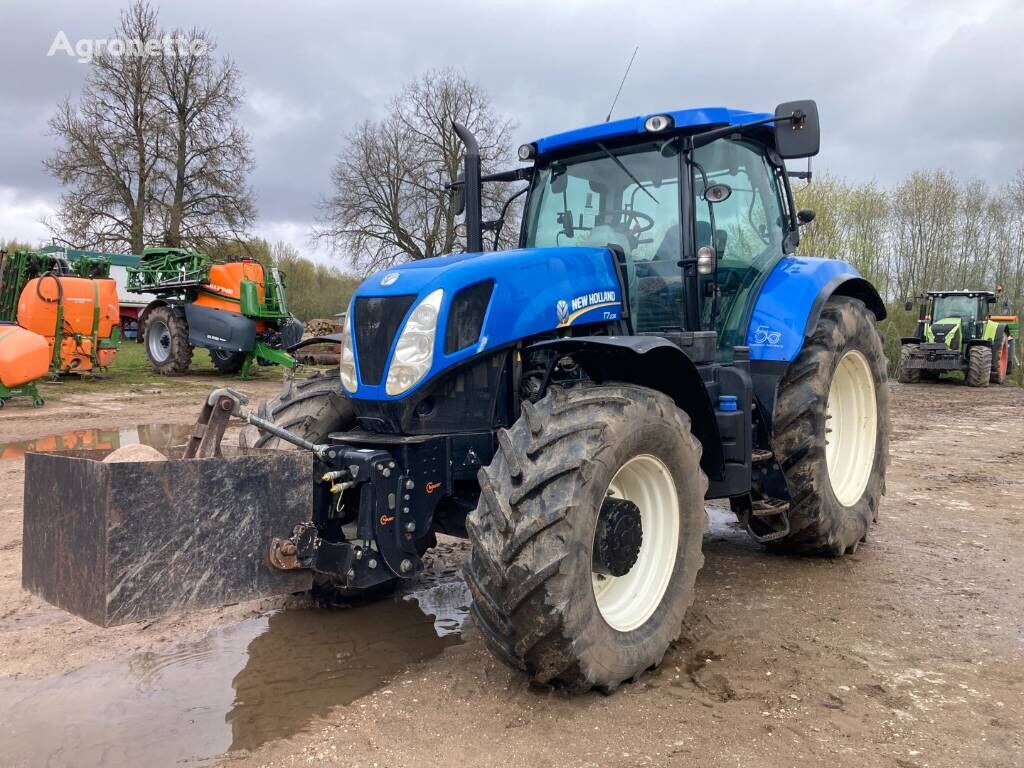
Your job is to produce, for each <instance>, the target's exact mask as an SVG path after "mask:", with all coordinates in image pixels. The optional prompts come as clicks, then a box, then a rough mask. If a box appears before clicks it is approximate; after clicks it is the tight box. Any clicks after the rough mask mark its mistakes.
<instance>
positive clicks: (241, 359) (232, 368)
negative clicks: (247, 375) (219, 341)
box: [210, 349, 246, 373]
mask: <svg viewBox="0 0 1024 768" xmlns="http://www.w3.org/2000/svg"><path fill="white" fill-rule="evenodd" d="M245 354H246V353H245V352H227V351H225V350H223V349H211V350H210V361H211V362H212V363H213V367H214V368H216V369H217V370H218V371H219V372H220V373H238V372H239V371H240V370H242V365H243V364H244V363H245Z"/></svg>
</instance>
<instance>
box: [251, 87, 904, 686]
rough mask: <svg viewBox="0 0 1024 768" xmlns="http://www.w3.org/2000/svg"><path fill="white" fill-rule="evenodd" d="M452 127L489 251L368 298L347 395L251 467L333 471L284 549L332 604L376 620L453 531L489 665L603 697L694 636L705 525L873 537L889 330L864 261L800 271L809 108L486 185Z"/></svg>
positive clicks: (348, 350)
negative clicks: (801, 164)
mask: <svg viewBox="0 0 1024 768" xmlns="http://www.w3.org/2000/svg"><path fill="white" fill-rule="evenodd" d="M455 130H456V132H457V133H458V135H459V137H460V138H461V140H462V141H463V143H464V144H465V146H466V160H465V170H464V172H463V175H462V181H461V182H460V183H459V184H458V185H457V186H458V190H457V194H458V197H459V198H460V200H461V201H462V202H461V203H460V207H462V208H464V210H465V214H466V221H465V226H466V229H467V232H466V237H467V243H468V247H467V252H465V253H459V254H452V255H449V256H444V257H439V258H432V259H426V260H423V261H418V262H415V263H409V264H403V265H401V266H399V267H396V268H393V269H388V270H386V271H384V272H381V273H379V274H376V275H373V276H372V277H370V278H368V279H367V280H366V281H365V282H363V284H362V285H361V286H360V287H359V288H358V290H357V291H356V292H355V295H354V297H353V299H352V303H351V305H350V306H349V308H348V313H347V315H346V320H345V325H344V329H343V332H342V335H341V366H340V371H335V372H333V373H330V374H328V375H322V376H317V377H314V378H311V379H307V380H304V381H299V380H296V381H291V382H289V383H287V384H286V386H285V389H284V391H283V392H282V393H281V394H280V395H279V396H278V397H277V398H275V399H274V400H271V401H269V402H266V403H264V404H262V406H261V408H260V416H261V417H262V418H263V419H264V420H265V421H264V423H266V422H273V423H275V424H277V425H278V426H279V427H283V428H284V429H286V430H288V434H285V433H282V432H281V431H280V430H278V431H277V433H271V432H270V431H267V430H266V429H263V430H261V429H258V428H257V427H253V426H249V427H246V430H245V431H244V432H243V436H242V442H243V445H245V446H250V447H251V446H257V447H260V446H264V447H275V446H282V445H283V444H284V443H283V442H282V436H283V437H284V439H285V440H290V441H291V442H296V440H293V439H292V438H293V437H296V436H297V437H298V438H301V440H300V441H298V442H301V441H307V442H306V443H305V444H307V445H309V444H313V445H316V446H318V448H317V450H319V451H320V453H319V454H318V456H319V457H320V458H321V460H322V462H325V463H326V464H327V465H328V471H326V472H325V473H324V474H323V482H322V483H320V484H319V486H318V490H317V491H316V492H315V499H314V510H313V515H312V521H311V523H310V524H309V526H307V527H304V528H303V527H301V526H300V528H297V529H296V532H295V536H293V537H292V539H290V540H288V541H286V542H284V543H283V544H282V546H284V548H285V549H284V550H282V551H283V552H284V554H285V555H286V556H289V557H292V558H293V559H292V560H291V561H290V562H291V563H292V564H294V562H295V560H294V556H295V554H296V553H298V555H299V562H301V564H303V565H304V566H308V567H312V568H313V569H314V570H315V571H317V572H318V577H317V579H318V583H319V589H320V590H321V591H322V592H323V593H324V594H327V595H329V596H331V597H332V599H337V600H349V599H353V598H359V597H367V596H371V595H374V594H378V593H380V592H381V591H383V590H387V589H389V588H391V587H393V586H394V584H395V583H396V582H398V581H399V580H401V579H404V578H408V577H411V576H413V575H415V574H416V573H417V571H418V570H419V569H420V567H421V557H422V555H423V554H424V552H425V551H426V550H427V549H428V548H430V547H431V546H432V545H433V544H434V543H435V534H436V533H445V534H451V535H455V536H463V537H468V538H469V541H470V542H471V545H472V550H471V555H470V556H469V558H468V562H467V563H466V565H465V577H466V581H467V582H468V584H469V587H470V590H471V592H472V596H473V613H474V616H475V619H476V621H477V623H478V625H479V627H480V629H481V630H482V633H483V636H484V637H485V639H486V641H487V644H488V646H489V647H490V649H491V650H492V651H493V652H494V653H495V654H496V655H497V656H498V657H499V658H500V659H501V660H502V661H504V662H506V663H507V664H509V665H511V666H512V667H515V668H516V669H520V670H522V671H524V672H525V673H526V674H528V675H529V676H531V677H532V678H533V679H535V680H537V681H540V682H550V683H560V684H563V685H565V686H567V687H569V688H572V689H589V688H593V687H597V688H600V689H604V690H611V689H614V688H615V687H616V686H617V685H619V684H620V683H621V682H623V681H624V680H628V679H630V678H633V677H634V676H636V675H637V674H638V673H640V672H642V671H643V670H644V669H647V668H648V667H651V666H652V665H656V664H658V663H659V662H660V660H661V659H662V656H663V655H664V653H665V651H666V649H667V648H668V646H669V643H670V642H671V641H672V640H674V639H675V638H676V637H677V636H678V635H679V632H680V628H681V623H682V620H683V615H684V613H685V611H686V610H687V607H688V606H689V605H690V604H691V602H692V600H693V595H694V580H695V578H696V576H697V572H698V570H699V569H700V567H701V565H702V563H703V556H702V554H701V541H702V535H703V533H704V529H705V523H706V514H705V507H704V505H705V501H706V500H708V499H728V500H729V502H730V504H731V507H732V510H733V511H734V512H735V513H736V515H737V516H738V518H739V521H740V522H741V523H742V525H743V526H745V527H746V529H747V530H748V531H749V532H750V535H751V536H753V537H754V539H756V540H757V541H758V542H761V543H763V544H764V545H765V546H766V547H767V548H769V549H772V550H777V551H782V552H789V553H800V554H811V555H832V556H841V555H843V554H846V553H850V552H853V551H855V550H856V549H857V547H858V545H859V544H860V543H861V542H863V541H864V540H865V538H866V536H867V533H868V529H869V528H870V526H871V524H872V523H873V522H874V521H875V519H876V517H877V513H878V505H879V501H880V499H881V496H882V494H883V493H884V490H885V470H886V463H887V457H888V441H889V419H888V388H887V382H886V367H887V366H886V359H885V356H884V352H883V347H882V341H881V338H880V335H879V333H878V331H877V328H876V322H877V321H878V320H881V319H882V318H884V317H885V308H884V306H883V303H882V301H881V299H880V298H879V295H878V292H877V291H876V290H875V288H874V287H872V285H871V284H870V283H869V282H868V281H867V280H865V279H864V278H863V277H861V276H860V275H859V274H858V273H857V271H856V270H855V269H854V268H853V267H852V266H850V265H849V264H847V263H845V262H842V261H836V260H829V259H820V258H811V257H806V256H798V255H796V250H797V246H798V244H799V241H800V228H801V226H803V225H805V224H807V223H808V222H810V221H811V220H812V219H813V217H814V214H813V211H809V210H797V209H796V207H795V205H794V199H793V193H792V190H791V188H790V183H789V177H790V173H788V172H787V169H786V164H785V161H786V160H787V159H793V158H806V157H810V156H812V155H815V154H816V153H817V152H818V147H819V123H818V113H817V107H816V105H815V103H814V102H813V101H797V102H790V103H786V104H782V105H780V106H779V107H778V108H777V109H776V110H775V112H774V114H767V113H754V112H745V111H740V110H734V109H727V108H721V107H714V108H705V109H688V110H681V111H676V112H665V113H658V114H652V115H641V116H638V117H632V118H629V119H625V120H617V121H613V122H605V123H601V124H598V125H592V126H588V127H586V128H581V129H578V130H574V131H568V132H566V133H559V134H556V135H554V136H548V137H545V138H542V139H539V140H537V141H535V142H532V143H530V144H525V145H523V146H522V147H520V149H519V158H520V159H521V160H522V161H523V162H524V163H525V165H524V166H523V167H521V168H518V169H516V170H513V171H509V172H504V173H496V174H493V175H484V176H481V171H480V161H479V154H478V150H477V145H476V142H475V141H474V139H473V137H472V135H470V133H469V132H468V131H467V130H466V129H464V128H463V127H461V126H458V125H456V126H455ZM513 181H527V182H528V183H529V186H528V191H527V193H526V202H525V210H524V215H523V220H522V229H521V231H520V234H519V246H520V247H519V248H518V249H516V250H509V251H490V252H488V251H485V250H484V237H485V236H488V235H490V234H492V233H493V234H494V240H495V243H496V242H497V234H496V233H497V231H500V228H501V226H502V223H503V222H501V221H481V186H482V185H483V184H494V183H504V182H513ZM325 446H326V447H328V448H329V449H330V450H329V451H327V452H326V453H325V452H324V448H325ZM278 543H279V544H280V542H278ZM279 554H280V552H279ZM286 559H287V558H286Z"/></svg>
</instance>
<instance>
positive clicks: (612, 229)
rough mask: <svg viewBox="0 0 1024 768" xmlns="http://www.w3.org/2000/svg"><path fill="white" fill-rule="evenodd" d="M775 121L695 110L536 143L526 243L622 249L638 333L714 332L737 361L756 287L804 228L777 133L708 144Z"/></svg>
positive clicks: (529, 151) (530, 149) (528, 150)
mask: <svg viewBox="0 0 1024 768" xmlns="http://www.w3.org/2000/svg"><path fill="white" fill-rule="evenodd" d="M765 119H769V116H768V115H766V114H753V113H746V112H739V111H737V110H728V109H722V108H719V109H695V110H685V111H680V112H673V113H666V114H664V115H654V116H651V117H646V118H634V119H633V120H632V121H629V120H627V121H620V122H619V123H610V124H605V125H601V126H594V127H591V128H588V129H581V130H579V131H573V132H570V133H566V134H560V135H558V136H553V137H550V138H547V139H541V140H540V141H538V142H535V143H534V144H532V145H526V146H525V147H524V148H522V150H521V156H527V157H532V158H533V159H534V160H535V165H534V169H533V175H532V179H531V186H530V194H529V202H528V205H527V209H526V214H525V218H524V222H523V232H522V245H523V246H524V247H527V248H536V247H561V246H588V247H600V248H610V249H613V250H614V252H615V253H616V255H617V257H618V261H619V266H620V269H621V270H622V276H623V282H624V283H625V285H626V288H627V292H628V296H627V297H626V298H627V304H628V311H629V315H630V316H631V317H632V318H633V326H634V330H635V331H636V332H637V333H642V334H643V333H653V334H661V333H666V332H672V331H715V332H717V344H716V346H717V347H718V349H719V350H721V351H722V353H723V356H725V357H728V355H729V354H730V353H731V350H732V349H733V348H734V347H736V346H738V345H742V344H743V343H744V341H745V334H743V333H742V332H741V326H742V325H743V321H744V317H745V314H746V311H747V310H748V309H749V303H750V299H751V289H752V287H753V286H754V285H756V284H758V283H759V281H761V280H762V279H763V278H764V277H765V276H766V275H767V274H768V273H769V272H770V271H771V269H772V268H773V267H774V266H775V264H776V263H778V261H779V260H780V259H781V258H782V257H783V256H784V255H785V254H788V253H791V252H792V251H793V250H794V248H795V246H796V243H797V242H798V236H797V228H798V226H799V221H798V219H797V216H796V212H795V210H794V207H793V198H792V194H791V191H790V188H789V184H788V179H787V174H786V169H785V166H784V162H783V158H782V157H781V156H780V155H779V153H778V151H777V150H776V146H777V144H776V141H775V137H774V134H773V131H772V130H771V128H770V127H768V126H767V125H765V124H763V123H762V124H760V125H755V126H754V127H751V128H749V129H746V130H743V131H740V130H738V129H737V130H736V131H735V132H734V133H727V134H726V135H720V136H718V138H716V139H714V140H712V141H703V140H701V136H702V134H704V133H706V132H708V131H709V130H711V131H712V132H713V133H717V132H716V131H714V129H713V128H711V126H716V125H721V124H723V123H724V124H729V123H736V122H743V123H749V122H752V121H754V122H756V121H758V120H765ZM785 129H788V130H791V129H789V128H788V126H787V127H786V128H785ZM785 129H784V130H785ZM806 130H808V131H809V132H810V131H815V132H816V130H817V125H816V124H815V125H814V126H813V127H811V126H808V128H807V129H806ZM815 141H816V139H815ZM742 330H745V329H742Z"/></svg>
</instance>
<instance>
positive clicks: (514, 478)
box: [465, 385, 708, 691]
mask: <svg viewBox="0 0 1024 768" xmlns="http://www.w3.org/2000/svg"><path fill="white" fill-rule="evenodd" d="M498 445H499V451H498V452H497V453H496V455H495V457H494V460H493V461H492V462H491V464H490V465H489V466H487V467H485V468H483V469H481V470H480V472H479V481H480V489H481V493H480V501H479V503H478V505H477V508H476V510H475V511H473V512H472V513H470V515H469V516H468V517H467V519H466V529H467V531H468V532H469V538H470V542H471V543H472V554H471V556H470V559H469V562H468V563H467V565H466V567H465V575H466V581H467V583H468V584H469V588H470V591H471V593H472V595H473V613H474V616H475V618H476V621H477V624H478V626H479V627H480V629H481V631H482V634H483V636H484V639H485V641H486V643H487V646H488V647H489V648H490V650H491V651H492V652H493V653H494V655H495V656H497V657H498V658H499V659H500V660H501V661H503V662H505V663H506V664H508V665H509V666H511V667H513V668H515V669H519V670H522V671H523V672H525V673H526V674H528V675H530V676H531V677H532V678H533V679H534V680H535V681H536V682H540V683H559V684H561V685H564V686H566V687H569V688H571V689H573V690H587V689H590V688H593V687H597V688H600V689H603V690H605V691H611V690H613V689H615V688H616V687H617V686H618V685H619V684H620V683H622V682H623V681H624V680H628V679H631V678H634V677H636V676H637V675H639V674H640V673H642V672H643V671H644V670H646V669H648V668H649V667H651V666H654V665H656V664H658V663H659V662H660V661H661V659H662V657H663V656H664V654H665V651H666V650H667V648H668V646H669V643H671V642H672V641H673V640H674V639H675V638H676V637H678V635H679V632H680V630H681V627H682V620H683V616H684V614H685V613H686V609H687V608H688V607H689V606H690V604H691V603H692V602H693V594H694V581H695V579H696V577H697V571H698V570H699V569H700V567H701V565H702V564H703V562H704V558H703V555H702V554H701V542H702V538H703V533H704V527H705V522H706V515H705V512H704V493H705V491H706V490H707V485H708V481H707V478H706V477H705V476H704V474H703V472H702V471H701V469H700V456H701V448H700V444H699V443H698V442H697V440H696V439H695V438H694V437H693V435H692V434H691V433H690V420H689V417H688V416H687V415H686V414H685V413H684V412H683V411H681V410H679V409H678V408H677V407H676V405H675V403H674V402H673V401H672V400H671V399H670V398H669V397H667V396H666V395H663V394H661V393H659V392H655V391H653V390H649V389H646V388H643V387H636V386H629V385H608V386H598V387H587V388H580V389H574V390H570V391H565V390H562V389H561V388H558V387H555V388H553V389H552V390H551V391H549V392H548V394H547V395H546V396H545V397H544V398H543V399H542V400H541V401H540V402H538V403H536V404H531V403H524V404H523V414H522V416H521V417H520V419H519V420H518V421H517V422H516V423H515V424H514V425H513V426H512V427H511V428H510V429H508V430H502V431H501V432H499V433H498ZM630 505H635V507H633V509H635V510H636V512H633V513H632V514H635V515H638V519H639V520H640V534H641V535H640V536H639V537H635V529H634V530H633V536H634V537H632V538H631V534H630V530H628V528H629V526H628V525H619V523H623V520H622V519H621V518H613V517H611V516H610V515H613V514H615V510H616V509H617V508H621V507H626V508H627V509H629V508H630ZM609 510H611V511H612V512H609ZM634 519H636V518H634ZM627 522H628V521H627ZM630 547H632V548H633V549H632V550H631V551H630ZM609 549H614V550H617V552H618V554H624V555H626V556H625V557H624V558H623V559H622V561H616V562H617V563H618V566H617V569H615V568H612V569H609V567H608V566H607V563H608V562H611V561H610V560H608V559H607V558H608V557H610V555H608V552H609ZM595 553H596V554H595ZM616 556H618V555H616ZM631 558H632V562H631V563H630V559H631ZM615 573H619V575H617V576H616V575H613V574H615Z"/></svg>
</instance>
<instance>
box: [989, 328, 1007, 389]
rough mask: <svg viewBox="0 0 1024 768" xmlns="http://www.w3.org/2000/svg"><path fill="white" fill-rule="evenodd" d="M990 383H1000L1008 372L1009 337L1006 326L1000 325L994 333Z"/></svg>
mask: <svg viewBox="0 0 1024 768" xmlns="http://www.w3.org/2000/svg"><path fill="white" fill-rule="evenodd" d="M992 350H993V357H992V376H991V377H990V381H991V383H992V384H1002V383H1003V382H1004V381H1006V374H1008V373H1009V372H1010V337H1009V335H1008V334H1007V333H1006V328H1005V327H1002V326H1000V328H999V331H998V332H997V333H996V338H995V343H993V345H992Z"/></svg>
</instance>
